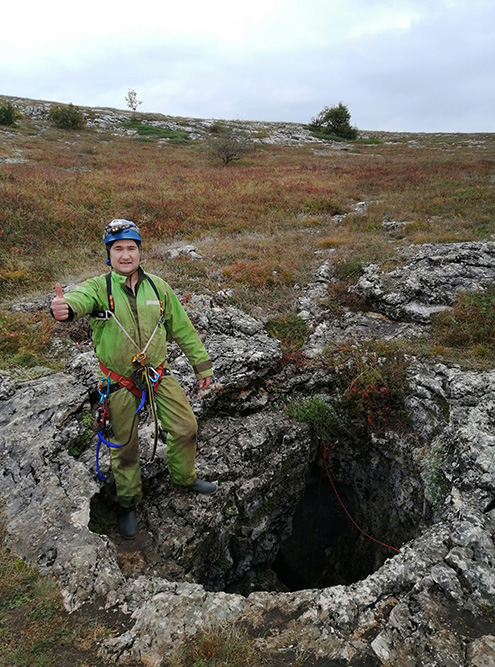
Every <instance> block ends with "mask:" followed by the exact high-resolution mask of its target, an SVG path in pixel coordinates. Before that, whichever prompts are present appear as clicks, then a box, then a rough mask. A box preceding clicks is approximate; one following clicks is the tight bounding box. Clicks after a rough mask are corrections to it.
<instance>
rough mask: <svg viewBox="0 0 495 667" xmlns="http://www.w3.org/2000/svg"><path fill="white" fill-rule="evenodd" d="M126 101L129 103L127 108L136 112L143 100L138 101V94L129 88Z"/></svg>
mask: <svg viewBox="0 0 495 667" xmlns="http://www.w3.org/2000/svg"><path fill="white" fill-rule="evenodd" d="M125 101H126V102H127V106H128V107H129V109H131V110H132V111H136V109H137V108H138V106H139V105H140V104H142V101H141V100H138V98H137V93H136V91H135V90H132V88H129V92H128V93H127V95H126V96H125Z"/></svg>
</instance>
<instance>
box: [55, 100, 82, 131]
mask: <svg viewBox="0 0 495 667" xmlns="http://www.w3.org/2000/svg"><path fill="white" fill-rule="evenodd" d="M50 119H51V121H52V122H53V124H54V125H55V127H58V128H60V129H62V130H80V129H81V128H83V127H84V126H85V125H86V119H85V118H84V114H83V112H82V111H81V110H80V109H79V108H78V107H75V106H74V105H73V104H72V102H71V103H70V104H69V105H68V106H58V105H57V106H54V107H50Z"/></svg>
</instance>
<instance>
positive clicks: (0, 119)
mask: <svg viewBox="0 0 495 667" xmlns="http://www.w3.org/2000/svg"><path fill="white" fill-rule="evenodd" d="M21 118H22V114H21V113H20V112H19V111H18V110H17V109H16V108H15V107H14V106H13V105H12V104H11V102H7V104H2V105H1V106H0V125H15V124H16V122H17V121H18V120H20V119H21Z"/></svg>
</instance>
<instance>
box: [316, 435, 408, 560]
mask: <svg viewBox="0 0 495 667" xmlns="http://www.w3.org/2000/svg"><path fill="white" fill-rule="evenodd" d="M332 447H333V443H332V444H330V445H324V444H323V442H322V441H321V440H320V451H321V455H322V458H323V465H324V467H325V471H326V473H327V477H328V479H329V481H330V484H331V485H332V489H333V492H334V493H335V496H336V498H337V500H338V501H339V503H340V506H341V507H342V509H343V510H344V512H345V513H346V515H347V518H348V519H349V520H350V521H351V523H352V524H353V525H354V526H355V527H356V528H357V529H358V530H359V532H360V533H362V534H363V535H364V536H365V537H367V538H368V539H369V540H372V541H373V542H376V543H377V544H379V545H380V546H382V547H386V548H387V549H391V550H392V551H396V552H397V553H399V549H396V548H395V547H391V546H390V545H389V544H385V542H380V540H377V539H376V538H374V537H372V536H371V535H369V534H368V533H366V532H365V531H364V530H363V529H362V528H361V527H360V526H358V524H357V523H356V522H355V521H354V519H353V518H352V516H351V514H350V512H349V510H348V509H347V507H346V506H345V505H344V503H343V501H342V499H341V497H340V495H339V493H338V491H337V488H336V486H335V484H334V482H333V479H332V478H331V476H330V472H329V471H328V454H329V452H330V449H331V448H332Z"/></svg>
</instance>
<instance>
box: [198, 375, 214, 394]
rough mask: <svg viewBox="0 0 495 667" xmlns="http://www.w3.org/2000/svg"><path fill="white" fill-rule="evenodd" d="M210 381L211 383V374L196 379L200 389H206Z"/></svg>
mask: <svg viewBox="0 0 495 667" xmlns="http://www.w3.org/2000/svg"><path fill="white" fill-rule="evenodd" d="M210 383H211V375H210V376H208V377H207V378H201V380H198V384H199V388H200V389H201V391H204V390H205V389H208V387H209V386H210Z"/></svg>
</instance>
